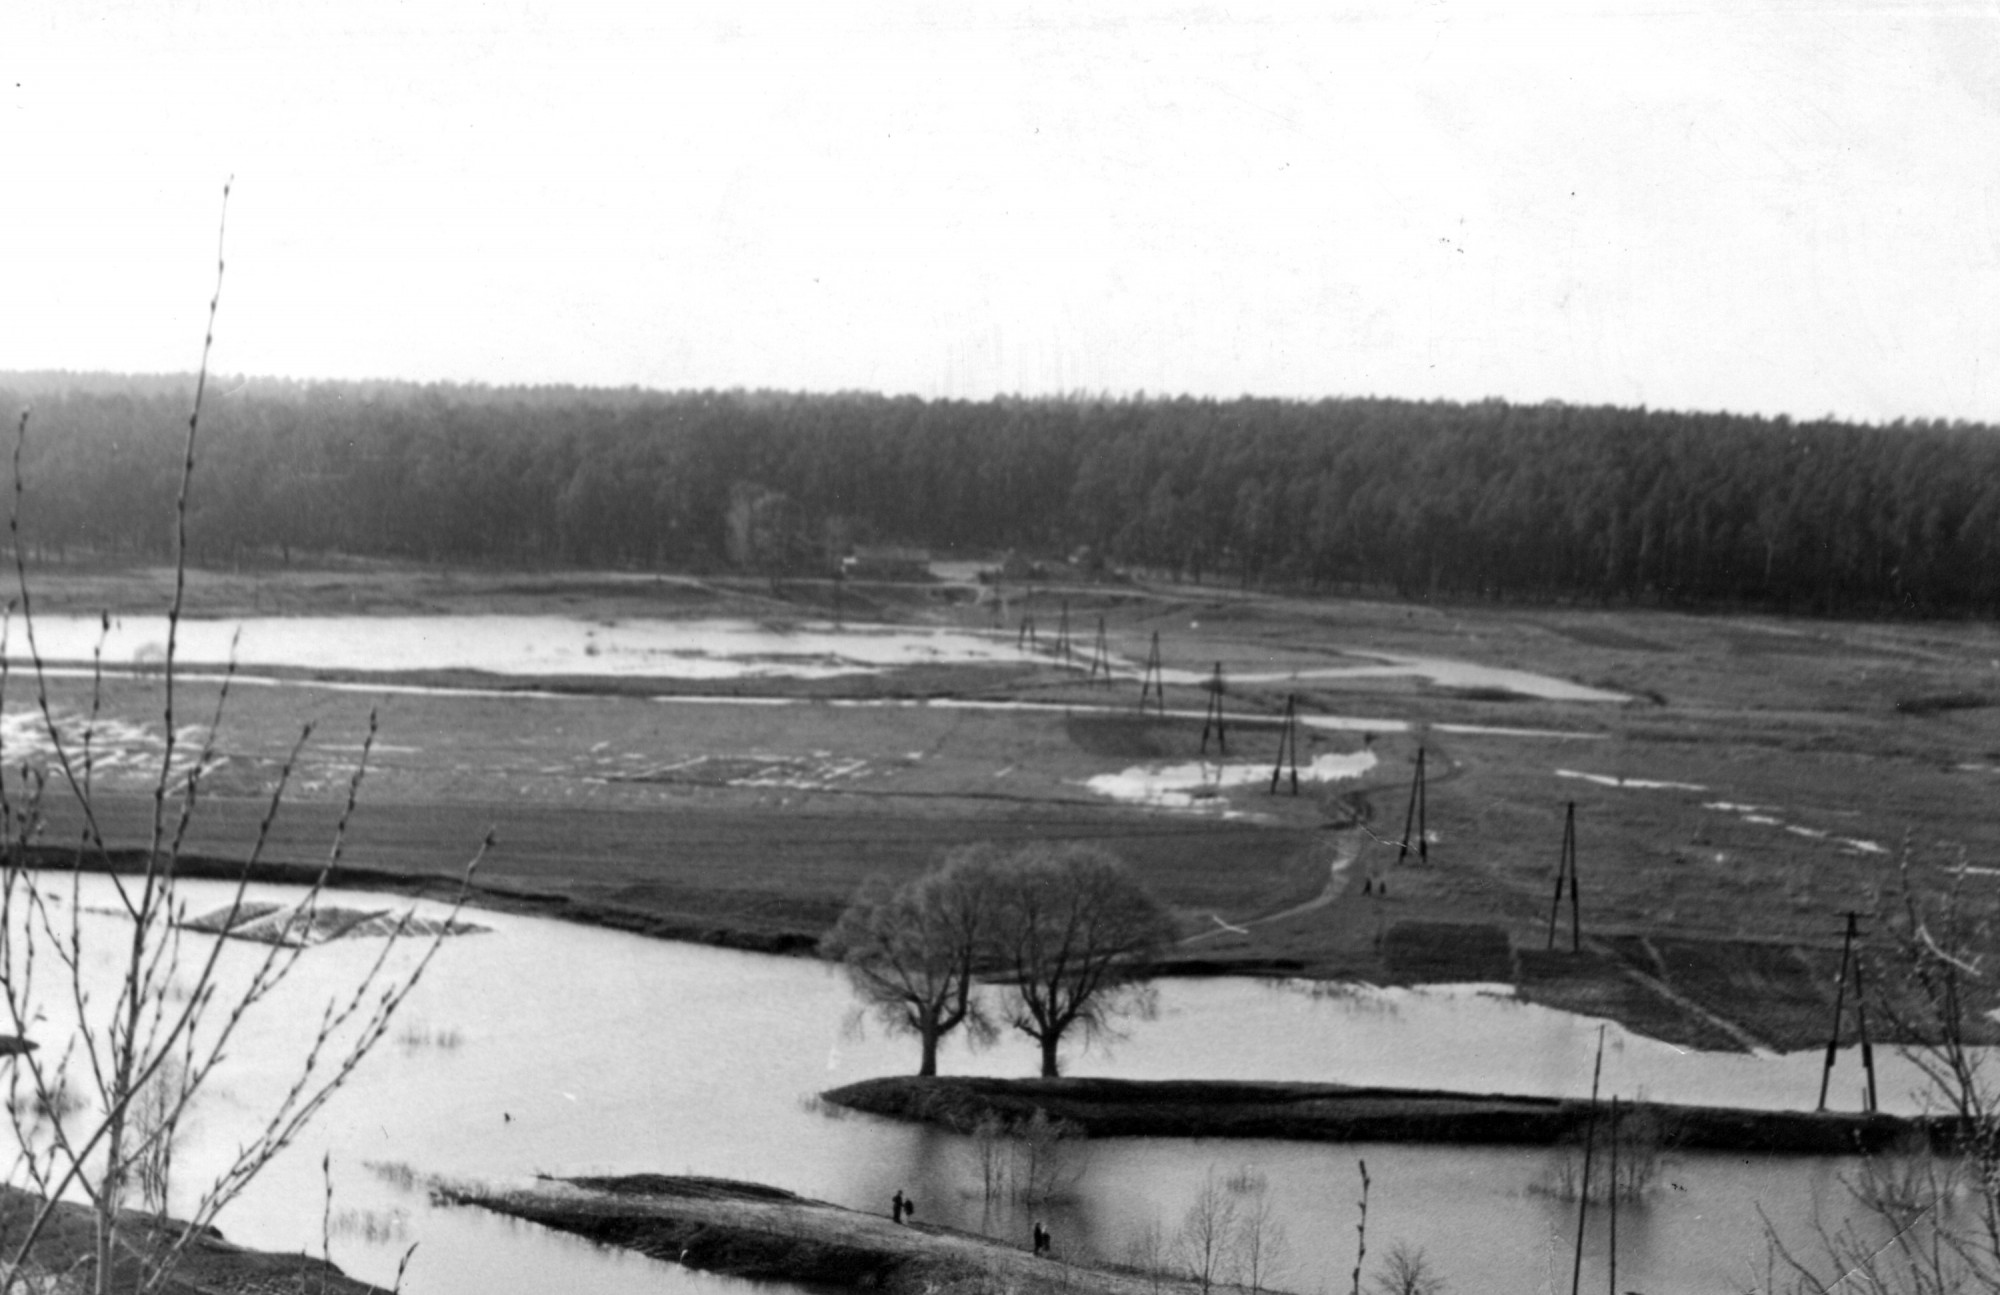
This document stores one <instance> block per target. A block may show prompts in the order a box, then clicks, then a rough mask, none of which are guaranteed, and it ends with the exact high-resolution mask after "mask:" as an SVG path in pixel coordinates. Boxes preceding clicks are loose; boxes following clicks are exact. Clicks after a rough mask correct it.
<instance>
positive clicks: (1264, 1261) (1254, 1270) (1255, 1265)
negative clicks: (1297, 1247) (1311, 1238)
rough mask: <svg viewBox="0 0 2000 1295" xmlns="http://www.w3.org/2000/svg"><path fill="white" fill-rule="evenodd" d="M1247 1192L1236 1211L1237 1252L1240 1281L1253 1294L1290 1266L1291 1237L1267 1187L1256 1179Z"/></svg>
mask: <svg viewBox="0 0 2000 1295" xmlns="http://www.w3.org/2000/svg"><path fill="white" fill-rule="evenodd" d="M1248 1195H1249V1197H1250V1200H1249V1203H1248V1204H1246V1205H1244V1206H1242V1207H1241V1209H1240V1210H1239V1211H1238V1218H1237V1223H1236V1252H1237V1257H1238V1259H1239V1261H1240V1267H1241V1272H1240V1273H1239V1277H1240V1280H1241V1281H1242V1282H1243V1284H1244V1285H1246V1286H1248V1287H1249V1288H1250V1289H1251V1291H1252V1292H1253V1293H1254V1292H1257V1291H1261V1290H1263V1289H1264V1288H1265V1287H1267V1286H1269V1285H1270V1284H1271V1282H1272V1281H1273V1280H1274V1279H1275V1278H1277V1277H1278V1276H1279V1275H1280V1274H1281V1273H1283V1272H1284V1271H1285V1270H1286V1268H1287V1267H1288V1266H1289V1261H1290V1257H1291V1238H1290V1237H1289V1236H1288V1235H1287V1234H1286V1232H1285V1225H1284V1223H1283V1222H1282V1221H1280V1219H1279V1217H1278V1210H1277V1206H1276V1205H1275V1204H1274V1203H1273V1202H1272V1200H1271V1193H1270V1190H1269V1189H1268V1188H1267V1187H1265V1185H1264V1184H1263V1183H1261V1182H1259V1183H1257V1184H1255V1185H1254V1186H1252V1187H1251V1188H1250V1190H1249V1191H1248Z"/></svg>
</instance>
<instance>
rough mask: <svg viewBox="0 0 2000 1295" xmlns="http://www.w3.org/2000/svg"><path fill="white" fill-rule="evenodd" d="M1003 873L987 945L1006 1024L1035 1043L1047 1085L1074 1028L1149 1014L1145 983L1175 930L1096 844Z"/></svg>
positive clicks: (1037, 854)
mask: <svg viewBox="0 0 2000 1295" xmlns="http://www.w3.org/2000/svg"><path fill="white" fill-rule="evenodd" d="M1002 875H1003V878H1004V880H1003V884H1002V885H1001V887H1000V901H1001V906H1002V907H1001V915H1000V918H999V921H998V923H997V927H996V936H995V941H994V945H993V948H994V954H995V958H996V960H997V963H998V965H997V967H996V970H997V971H998V972H999V973H1000V974H1002V975H1004V976H1006V978H1007V980H1008V989H1009V993H1008V1023H1009V1024H1010V1025H1012V1026H1013V1027H1014V1028H1015V1029H1017V1030H1020V1031H1021V1032H1022V1033H1024V1034H1026V1035H1028V1037H1030V1038H1032V1039H1034V1040H1035V1041H1036V1042H1037V1043H1038V1044H1039V1045H1040V1046H1041V1052H1042V1075H1043V1077H1044V1078H1049V1079H1053V1078H1055V1077H1056V1075H1057V1073H1058V1067H1057V1048H1058V1047H1059V1046H1060V1045H1061V1043H1062V1040H1063V1036H1064V1035H1066V1034H1068V1033H1069V1032H1070V1031H1071V1030H1072V1029H1076V1030H1081V1031H1082V1033H1083V1034H1084V1036H1085V1037H1086V1038H1091V1037H1094V1036H1097V1035H1099V1034H1102V1033H1104V1032H1106V1031H1107V1030H1108V1029H1109V1028H1110V1026H1111V1023H1112V1022H1113V1021H1114V1020H1116V1019H1117V1018H1118V1017H1119V1016H1122V1015H1127V1014H1133V1013H1137V1014H1141V1015H1143V1014H1145V1013H1147V1012H1150V1011H1151V1010H1152V996H1151V993H1150V988H1149V986H1148V985H1147V983H1146V976H1147V974H1148V969H1149V965H1150V963H1151V962H1152V961H1154V960H1155V959H1156V958H1157V957H1158V956H1159V953H1160V951H1161V950H1162V949H1164V948H1165V947H1166V946H1167V944H1168V942H1169V941H1170V940H1171V939H1172V938H1173V934H1174V930H1173V923H1172V922H1171V920H1170V919H1169V918H1168V916H1167V912H1166V910H1165V909H1164V908H1162V907H1161V906H1160V903H1159V901H1158V900H1156V899H1154V898H1153V896H1152V895H1151V894H1150V893H1149V892H1148V891H1147V890H1146V888H1145V887H1144V886H1142V885H1140V884H1139V882H1138V881H1137V880H1136V879H1134V878H1133V876H1132V875H1131V873H1129V872H1127V871H1126V869H1125V866H1124V864H1122V863H1121V862H1119V860H1118V858H1117V857H1116V856H1115V855H1112V854H1110V853H1108V852H1107V851H1105V850H1102V849H1099V848H1097V847H1095V846H1087V845H1059V846H1030V847H1028V848H1027V849H1025V850H1022V851H1020V852H1018V853H1016V854H1014V855H1012V856H1010V857H1009V858H1008V859H1007V861H1006V865H1005V869H1004V873H1003V874H1002Z"/></svg>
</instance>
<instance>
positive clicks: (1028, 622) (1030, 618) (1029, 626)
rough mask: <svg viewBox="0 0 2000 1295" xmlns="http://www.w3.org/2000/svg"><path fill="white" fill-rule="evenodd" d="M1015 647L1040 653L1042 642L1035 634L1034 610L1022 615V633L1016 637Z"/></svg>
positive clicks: (1031, 609) (1030, 609)
mask: <svg viewBox="0 0 2000 1295" xmlns="http://www.w3.org/2000/svg"><path fill="white" fill-rule="evenodd" d="M1014 646H1015V647H1017V648H1023V649H1026V650H1028V651H1030V652H1033V651H1039V650H1040V649H1041V646H1042V640H1041V638H1040V637H1039V636H1037V635H1036V633H1035V613H1034V609H1033V608H1029V609H1027V610H1024V611H1023V612H1022V613H1021V632H1020V633H1018V634H1016V635H1015V636H1014Z"/></svg>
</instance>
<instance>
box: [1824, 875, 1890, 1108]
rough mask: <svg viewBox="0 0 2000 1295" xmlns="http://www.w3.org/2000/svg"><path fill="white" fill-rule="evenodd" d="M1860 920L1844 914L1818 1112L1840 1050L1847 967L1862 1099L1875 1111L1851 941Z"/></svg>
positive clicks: (1871, 1053) (1871, 1051) (1864, 1007)
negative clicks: (1863, 1081)
mask: <svg viewBox="0 0 2000 1295" xmlns="http://www.w3.org/2000/svg"><path fill="white" fill-rule="evenodd" d="M1860 921H1861V919H1860V917H1859V916H1858V915H1857V914H1854V913H1849V914H1848V915H1847V935H1846V937H1845V938H1844V939H1842V940H1841V943H1840V982H1839V984H1837V985H1836V986H1835V987H1834V991H1833V1035H1832V1037H1831V1038H1829V1039H1827V1041H1826V1064H1825V1065H1824V1066H1822V1067H1821V1068H1820V1072H1819V1109H1820V1110H1822V1111H1823V1110H1825V1109H1826V1088H1827V1084H1828V1083H1829V1082H1830V1081H1831V1080H1832V1079H1833V1058H1834V1054H1836V1053H1837V1052H1839V1051H1840V1017H1841V1012H1842V1010H1843V1009H1844V1008H1845V1007H1846V1000H1847V973H1848V969H1849V968H1850V967H1851V968H1853V971H1854V1023H1855V1025H1856V1027H1857V1030H1858V1033H1859V1034H1860V1035H1861V1068H1862V1069H1863V1070H1864V1071H1866V1072H1867V1074H1868V1091H1867V1095H1866V1100H1867V1104H1868V1111H1869V1113H1870V1114H1871V1115H1872V1114H1873V1113H1874V1112H1875V1111H1876V1110H1877V1109H1878V1107H1877V1105H1876V1099H1875V1045H1874V1044H1872V1043H1871V1042H1869V1039H1868V1004H1867V1002H1866V1001H1865V997H1864V995H1865V988H1864V986H1863V985H1862V983H1861V955H1860V954H1859V953H1857V952H1856V951H1855V948H1854V942H1855V941H1856V940H1857V939H1859V938H1860V935H1861V930H1860Z"/></svg>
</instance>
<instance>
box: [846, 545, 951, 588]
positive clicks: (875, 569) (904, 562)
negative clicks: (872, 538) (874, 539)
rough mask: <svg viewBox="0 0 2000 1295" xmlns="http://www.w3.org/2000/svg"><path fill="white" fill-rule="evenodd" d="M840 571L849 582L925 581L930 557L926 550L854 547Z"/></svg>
mask: <svg viewBox="0 0 2000 1295" xmlns="http://www.w3.org/2000/svg"><path fill="white" fill-rule="evenodd" d="M840 569H841V570H842V571H843V572H844V573H846V575H847V576H848V578H849V579H853V580H928V579H930V574H931V555H930V550H929V549H909V548H895V547H890V546H887V545H866V544H864V545H856V546H855V548H854V551H853V552H852V553H849V554H848V555H847V556H846V557H845V558H843V559H841V563H840Z"/></svg>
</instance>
